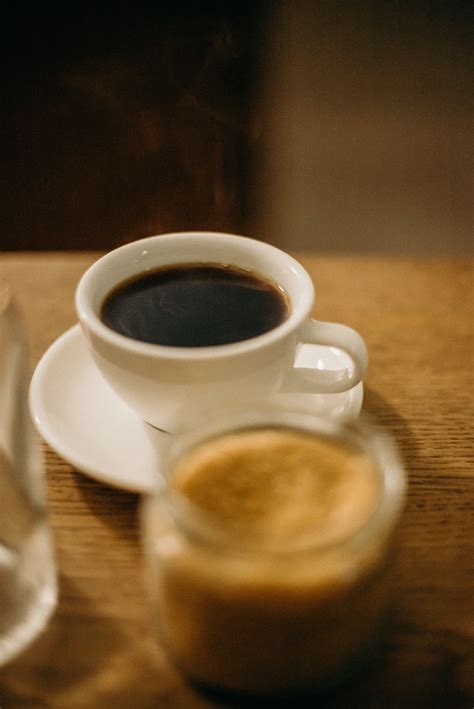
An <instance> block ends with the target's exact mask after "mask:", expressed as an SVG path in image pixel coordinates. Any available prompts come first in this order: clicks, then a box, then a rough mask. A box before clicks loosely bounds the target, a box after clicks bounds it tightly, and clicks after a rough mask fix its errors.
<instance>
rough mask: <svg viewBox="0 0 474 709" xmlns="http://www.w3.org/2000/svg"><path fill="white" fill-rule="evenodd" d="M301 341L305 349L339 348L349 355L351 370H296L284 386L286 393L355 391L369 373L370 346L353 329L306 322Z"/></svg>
mask: <svg viewBox="0 0 474 709" xmlns="http://www.w3.org/2000/svg"><path fill="white" fill-rule="evenodd" d="M299 340H300V343H301V344H303V345H304V344H308V345H324V346H327V347H337V348H338V349H340V350H343V351H344V352H346V354H348V355H349V357H350V358H351V360H352V366H351V367H348V368H346V369H337V370H328V369H316V368H312V367H293V368H292V369H291V370H290V372H289V373H288V375H287V376H286V378H285V380H284V382H283V387H282V390H283V391H293V392H307V393H323V394H337V393H339V392H342V391H347V390H348V389H352V387H354V386H355V385H356V384H358V383H359V382H360V381H361V380H362V378H363V376H364V374H365V372H366V370H367V363H368V353H367V346H366V344H365V342H364V340H363V339H362V337H361V336H360V335H359V333H358V332H356V331H355V330H353V329H352V328H350V327H347V325H340V324H339V323H330V322H320V321H318V320H307V321H306V323H305V324H304V325H303V327H302V329H301V331H300V335H299Z"/></svg>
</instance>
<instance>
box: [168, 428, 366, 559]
mask: <svg viewBox="0 0 474 709" xmlns="http://www.w3.org/2000/svg"><path fill="white" fill-rule="evenodd" d="M170 483H171V485H172V487H173V488H174V489H175V490H177V491H178V492H180V493H181V494H182V495H184V496H186V498H188V499H189V500H190V501H191V502H192V503H193V504H195V505H197V506H198V508H199V509H200V510H201V511H203V512H204V513H205V514H206V515H208V516H209V519H210V520H211V521H212V522H215V523H217V524H219V525H220V526H222V527H223V528H224V529H227V530H228V531H231V532H235V533H236V534H238V535H239V537H240V538H244V539H245V538H247V537H248V538H250V539H252V540H254V541H255V542H257V543H262V544H264V545H266V544H267V543H271V544H272V545H276V546H278V545H279V544H281V545H283V546H284V545H285V544H293V543H294V544H298V543H299V542H303V543H304V542H305V541H308V543H311V542H313V543H316V544H330V543H331V542H335V541H337V540H340V539H344V538H347V537H349V536H350V535H352V534H354V533H355V532H356V531H357V530H358V529H360V528H361V527H362V526H363V525H364V524H365V523H366V522H367V521H368V519H369V518H370V516H371V513H372V511H373V510H374V507H375V506H376V504H377V500H378V498H379V495H380V484H379V481H378V473H377V470H376V469H375V467H374V463H373V461H372V460H371V458H370V457H369V456H368V455H367V454H365V453H364V452H362V451H360V450H358V449H357V448H355V447H352V446H349V445H347V444H346V443H343V442H340V441H337V440H332V439H329V438H323V437H319V436H315V435H313V434H310V433H306V432H302V431H294V430H290V429H270V428H268V429H267V428H266V429H257V430H251V431H241V432H237V433H232V434H227V435H224V436H221V437H219V438H216V439H212V440H209V441H206V442H205V443H203V444H201V445H199V446H198V447H196V448H195V449H194V450H192V451H191V452H190V453H188V454H187V455H186V456H185V457H183V458H182V459H181V460H180V461H179V462H178V464H177V466H176V468H175V469H174V471H173V475H172V477H171V480H170Z"/></svg>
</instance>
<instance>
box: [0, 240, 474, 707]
mask: <svg viewBox="0 0 474 709" xmlns="http://www.w3.org/2000/svg"><path fill="white" fill-rule="evenodd" d="M97 256H98V254H96V253H83V254H78V253H76V254H73V253H69V254H61V253H52V254H14V253H9V254H4V255H3V256H2V257H1V259H0V274H1V277H2V278H6V279H7V280H8V281H9V282H10V283H11V284H12V285H13V287H14V289H15V290H16V292H17V295H18V300H19V302H20V304H21V306H22V308H23V311H24V314H25V320H26V325H27V328H28V332H29V336H30V342H31V349H32V357H33V364H34V363H36V362H37V361H38V359H39V357H40V356H41V355H42V353H43V352H44V351H45V349H46V348H47V347H48V346H49V345H50V344H51V343H52V342H53V341H54V339H55V338H56V337H57V336H58V335H60V334H61V333H62V332H63V331H64V330H65V329H66V328H68V327H69V326H70V325H72V324H73V323H74V322H75V314H74V308H73V294H74V289H75V286H76V284H77V281H78V279H79V277H80V275H81V273H82V272H83V271H84V270H85V268H86V267H87V266H88V265H89V264H90V263H92V261H93V260H94V259H95V258H97ZM300 259H301V260H302V261H303V263H304V264H305V265H306V267H307V268H308V270H309V271H310V273H311V274H312V276H313V277H314V278H315V279H316V281H317V289H318V307H317V315H318V317H320V318H321V319H325V320H335V321H341V322H345V323H347V324H350V325H352V326H353V327H355V328H356V329H358V330H359V331H360V332H361V333H362V335H363V336H364V337H365V339H366V341H367V344H368V347H369V352H370V369H369V373H368V375H367V378H366V394H365V403H364V407H365V409H367V410H369V411H371V412H373V413H374V414H375V415H376V416H377V417H378V419H379V420H380V421H381V422H382V424H383V425H384V426H386V427H387V428H388V429H390V430H391V431H392V432H393V434H394V435H395V437H396V439H397V441H398V443H399V445H400V448H401V452H402V455H403V457H404V459H405V462H406V467H407V469H408V472H409V479H410V482H409V493H408V502H407V506H406V511H405V514H404V516H403V520H402V526H401V537H402V557H401V566H400V573H399V577H398V587H399V591H398V594H397V598H398V600H397V604H396V608H395V613H394V619H393V624H392V626H391V631H390V632H389V634H388V635H387V637H386V640H385V643H384V647H383V648H382V651H381V653H380V655H379V657H378V659H376V661H374V663H373V664H372V665H371V667H370V668H369V669H368V670H366V671H365V672H364V673H362V674H361V675H360V676H359V677H358V678H357V679H356V680H355V681H354V682H353V683H352V684H351V685H349V686H347V687H344V688H342V689H341V690H339V691H338V692H337V693H336V694H334V695H332V696H329V697H326V698H325V699H324V700H321V701H320V702H319V703H318V704H317V706H324V707H338V708H339V707H340V708H341V709H349V708H350V709H353V708H354V707H363V708H364V709H367V708H369V707H374V708H377V709H380V707H387V708H388V707H396V708H397V709H398V708H400V709H404V708H405V707H416V708H419V707H429V708H430V709H434V708H438V707H439V709H454V708H457V707H459V708H461V707H465V708H466V709H469V708H470V707H472V704H473V701H474V684H473V681H474V663H473V655H472V648H473V642H472V641H473V610H474V609H473V605H472V599H473V598H474V589H473V570H474V569H473V556H472V552H473V544H472V541H473V538H474V525H473V520H474V515H473V499H474V494H473V487H474V483H473V477H472V473H473V462H474V455H473V446H472V428H471V425H472V413H473V404H472V399H473V394H474V391H473V379H472V364H473V357H472V355H473V322H474V319H473V318H472V315H473V312H472V310H473V270H472V264H471V263H469V262H466V261H464V262H463V261H451V260H412V259H403V258H396V259H395V258H391V259H389V258H379V257H377V258H375V257H367V256H364V257H340V256H328V255H324V256H320V257H318V256H316V255H302V254H300ZM45 462H46V474H47V491H48V497H49V505H50V512H51V523H52V526H53V530H54V535H55V542H56V548H57V561H58V569H59V580H60V601H59V606H58V610H57V612H56V614H55V616H54V618H53V620H52V622H51V624H50V625H49V627H48V629H47V631H46V632H45V633H44V634H43V635H42V636H41V637H40V638H39V639H38V640H37V641H36V642H35V643H34V645H33V646H32V647H31V648H30V649H29V650H28V651H26V652H25V653H24V654H23V655H22V656H21V657H20V659H18V660H17V661H16V662H14V663H13V664H11V665H10V666H8V667H6V668H4V669H3V670H2V671H1V672H0V707H1V709H21V708H22V707H59V708H60V709H73V708H75V707H84V709H86V708H87V709H95V708H97V709H108V708H112V707H117V709H143V708H145V707H154V708H155V707H173V708H174V707H179V708H181V707H182V708H188V707H189V708H190V709H191V708H192V709H194V708H203V707H215V706H222V703H219V701H215V700H211V699H209V698H207V697H204V696H202V695H200V694H198V693H197V692H196V691H195V690H194V689H193V688H192V687H190V686H188V685H187V684H186V683H185V682H184V681H183V679H182V678H181V677H180V675H179V674H178V673H177V672H176V671H175V670H174V669H173V668H172V667H170V665H169V664H168V662H167V660H166V658H165V657H164V656H163V654H162V653H161V651H160V650H159V649H158V648H157V647H156V646H155V644H154V641H153V638H152V637H151V634H150V631H149V621H148V615H147V607H146V602H145V594H144V588H143V583H142V576H141V556H140V547H139V532H138V525H137V517H138V508H139V499H138V497H137V496H135V495H132V494H128V493H123V492H120V491H117V490H113V489H111V488H108V487H105V486H103V485H101V484H99V483H97V482H94V481H92V480H90V479H89V478H87V477H85V476H84V475H82V474H80V473H78V472H77V471H76V470H74V469H73V468H72V467H71V466H70V465H69V464H68V463H66V462H65V461H64V460H62V459H61V458H59V457H58V456H57V455H56V454H55V453H54V452H53V451H51V450H49V449H48V448H46V447H45ZM310 706H316V701H314V702H313V703H310Z"/></svg>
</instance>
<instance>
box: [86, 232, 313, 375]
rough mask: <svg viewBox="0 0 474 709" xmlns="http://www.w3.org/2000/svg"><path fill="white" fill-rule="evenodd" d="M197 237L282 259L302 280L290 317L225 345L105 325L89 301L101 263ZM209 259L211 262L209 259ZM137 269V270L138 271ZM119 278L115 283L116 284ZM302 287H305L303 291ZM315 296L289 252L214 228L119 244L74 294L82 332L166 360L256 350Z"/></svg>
mask: <svg viewBox="0 0 474 709" xmlns="http://www.w3.org/2000/svg"><path fill="white" fill-rule="evenodd" d="M199 236H204V237H207V238H209V237H211V238H215V239H216V240H221V239H224V238H225V239H228V238H229V237H230V238H232V239H233V240H234V241H235V240H239V241H240V242H241V243H244V242H247V243H252V245H253V246H252V248H257V249H259V250H260V251H267V252H268V253H272V254H274V255H277V256H278V257H279V258H280V259H285V261H286V262H287V264H288V266H289V268H290V270H291V271H293V273H294V274H295V275H296V276H297V277H298V278H299V279H300V280H301V282H302V297H301V302H300V303H299V305H298V307H297V308H295V309H293V310H292V311H291V313H290V315H289V317H288V318H287V319H286V320H285V321H284V322H282V323H281V324H280V325H278V326H277V327H275V328H273V329H272V330H269V331H268V332H265V333H263V334H261V335H257V336H256V337H252V338H249V339H248V340H241V341H239V342H232V343H229V344H224V345H212V346H209V347H176V346H172V345H159V344H154V343H150V342H142V341H140V340H135V339H133V338H130V337H127V336H126V335H122V334H120V333H118V332H115V331H114V330H112V329H111V328H109V327H108V326H107V325H105V324H104V323H103V322H102V321H101V319H100V317H99V316H98V314H97V313H96V312H95V309H94V307H93V306H92V304H91V302H90V296H91V290H92V288H93V284H94V283H95V281H96V279H97V277H98V274H100V271H101V270H102V269H103V267H104V263H106V262H107V261H109V260H110V261H111V260H112V259H117V257H119V256H120V255H121V254H123V255H125V254H126V253H127V252H129V251H134V250H136V249H139V248H141V247H144V246H145V245H149V244H150V242H151V241H153V242H155V241H157V240H163V239H167V240H171V239H173V240H177V239H180V240H185V239H188V238H190V237H192V238H193V239H196V238H197V237H199ZM211 262H212V261H211ZM138 272H139V271H137V273H138ZM119 282H120V281H118V282H117V284H118V283H119ZM303 288H304V290H303ZM314 299H315V287H314V284H313V281H312V279H311V277H310V275H309V274H308V272H307V271H306V269H305V268H304V267H303V266H302V265H301V264H300V263H299V262H298V261H297V260H296V259H295V258H293V256H290V254H287V253H286V252H285V251H283V250H282V249H279V248H277V247H276V246H273V245H271V244H268V243H266V242H262V241H258V240H257V239H253V238H251V237H247V236H240V235H237V234H231V233H226V232H213V231H183V232H170V233H166V234H155V235H152V236H148V237H144V238H142V239H137V240H135V241H131V242H128V243H127V244H123V245H122V246H119V247H117V248H116V249H112V250H111V251H108V252H107V253H106V254H104V255H103V256H101V257H100V258H99V259H97V260H96V261H95V262H94V263H93V264H92V265H91V266H89V268H88V269H87V270H86V271H85V273H84V274H83V275H82V277H81V278H80V280H79V283H78V286H77V288H76V294H75V306H76V312H77V315H78V317H79V322H80V323H81V326H82V328H83V330H84V331H85V332H87V331H89V332H90V333H91V334H92V335H93V336H95V337H96V338H99V339H100V340H102V341H103V342H106V343H107V344H108V345H111V346H113V347H115V348H119V349H121V350H122V351H127V352H129V353H131V354H136V355H142V356H147V357H154V358H158V359H167V360H193V361H195V360H209V359H224V358H226V357H232V356H234V355H242V354H246V353H250V352H254V351H255V350H261V349H262V348H266V347H268V346H271V345H273V344H274V343H275V342H277V341H279V340H281V339H283V338H284V337H285V336H287V335H288V334H290V333H291V332H293V331H294V330H296V329H297V328H298V327H299V326H300V325H301V324H302V323H303V322H304V320H305V319H306V318H307V317H308V316H309V315H310V313H311V309H312V307H313V304H314Z"/></svg>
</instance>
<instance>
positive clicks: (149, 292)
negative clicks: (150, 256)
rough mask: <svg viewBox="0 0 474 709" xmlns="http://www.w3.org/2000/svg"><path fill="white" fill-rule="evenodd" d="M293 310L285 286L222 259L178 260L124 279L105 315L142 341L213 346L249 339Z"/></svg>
mask: <svg viewBox="0 0 474 709" xmlns="http://www.w3.org/2000/svg"><path fill="white" fill-rule="evenodd" d="M288 315H289V303H288V298H287V296H286V294H285V292H284V291H283V289H282V288H280V287H279V286H277V285H276V284H274V283H271V282H270V281H268V280H265V279H264V278H263V277H262V276H260V275H259V274H256V273H252V272H248V271H244V270H242V269H238V268H237V267H234V266H224V265H220V264H179V265H172V266H167V267H163V268H160V269H158V270H155V271H152V272H147V273H145V274H142V275H141V276H139V277H137V278H135V279H133V280H130V281H127V282H125V283H122V284H121V285H119V286H118V287H117V288H116V289H115V290H113V291H112V293H110V294H109V295H108V296H107V298H106V299H105V301H104V303H103V306H102V311H101V319H102V321H103V322H104V323H105V324H106V325H107V326H108V327H110V328H111V329H112V330H115V331H116V332H119V333H120V334H122V335H126V336H127V337H131V338H133V339H135V340H140V341H142V342H150V343H153V344H158V345H168V346H174V347H209V346H214V345H224V344H229V343H232V342H240V341H241V340H248V339H250V338H252V337H256V336H258V335H261V334H263V333H265V332H268V331H269V330H272V329H273V328H275V327H277V326H278V325H280V324H281V323H282V322H283V321H284V320H286V318H287V317H288Z"/></svg>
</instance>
